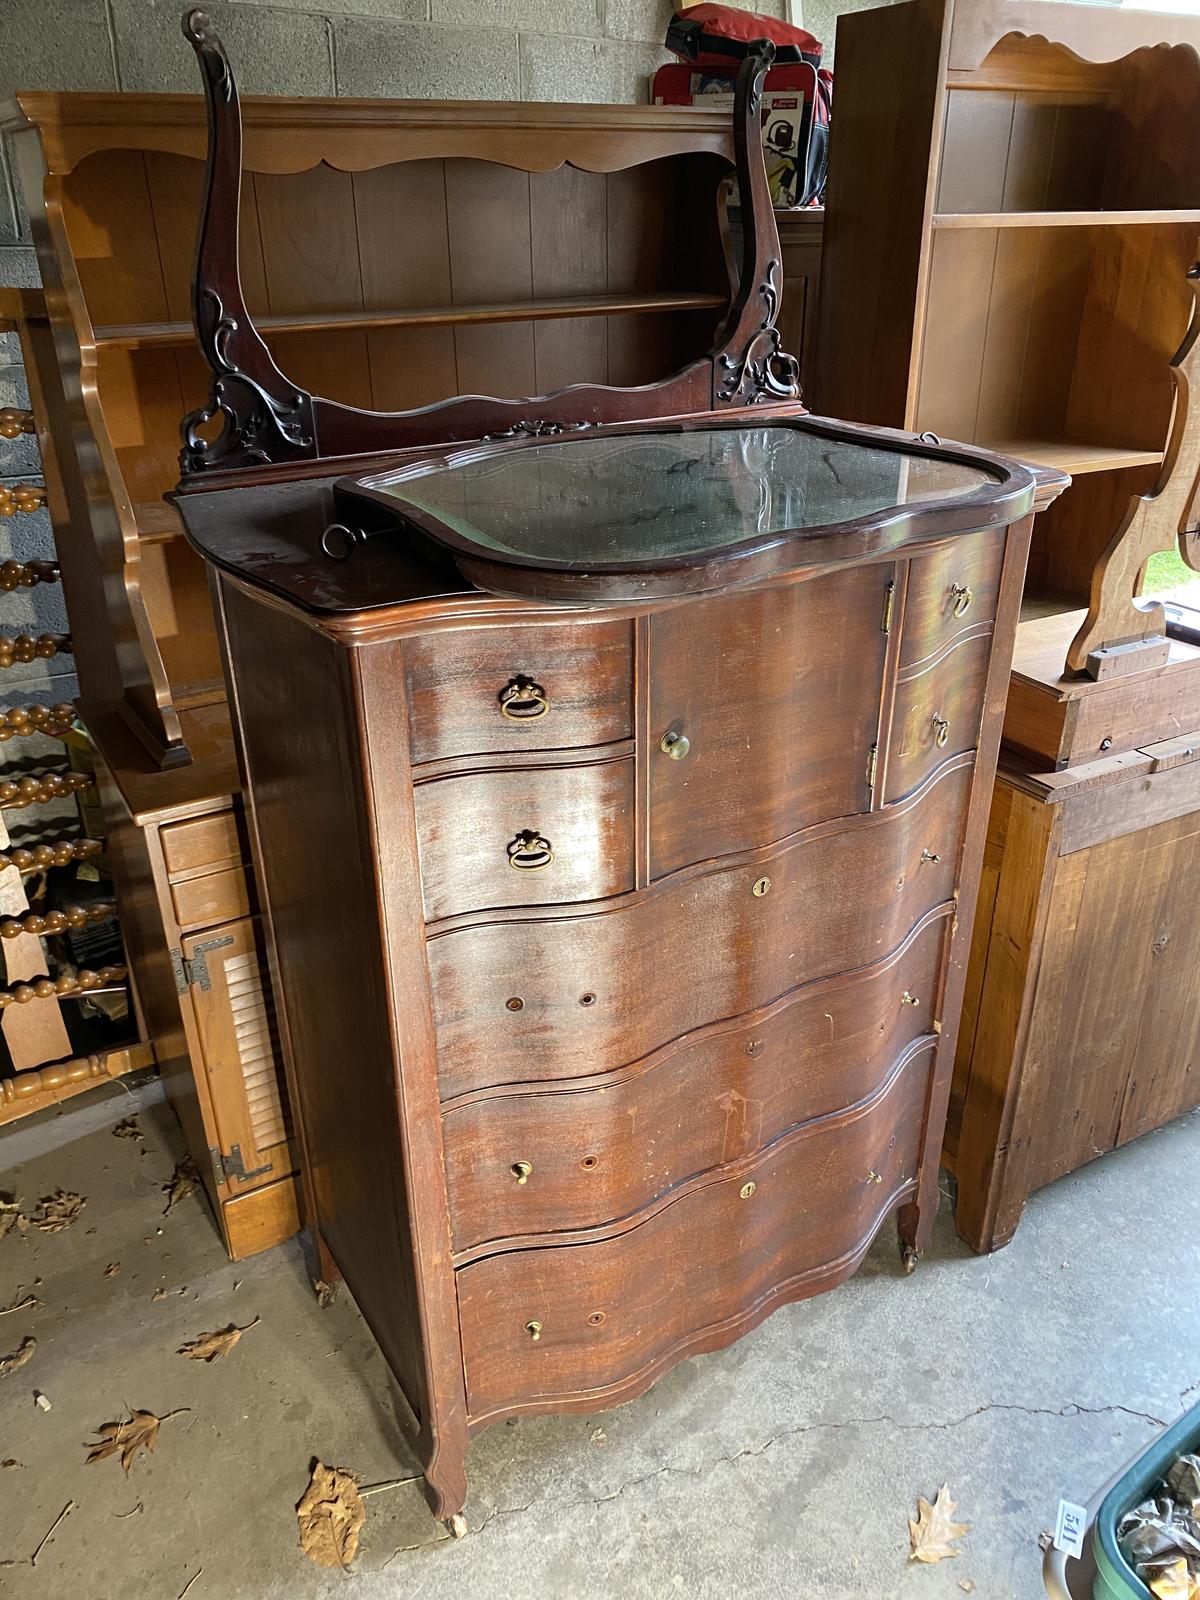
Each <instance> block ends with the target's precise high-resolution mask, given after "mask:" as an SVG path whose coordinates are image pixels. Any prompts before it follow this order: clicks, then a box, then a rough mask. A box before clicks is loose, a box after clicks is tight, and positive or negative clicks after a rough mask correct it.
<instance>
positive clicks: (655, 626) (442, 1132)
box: [175, 14, 1065, 1531]
mask: <svg viewBox="0 0 1200 1600" xmlns="http://www.w3.org/2000/svg"><path fill="white" fill-rule="evenodd" d="M187 31H188V32H189V35H190V37H191V39H192V42H193V44H194V46H195V48H196V50H197V54H198V56H199V59H200V61H201V64H202V67H203V70H204V73H205V79H206V83H207V85H208V88H209V93H210V115H211V126H212V140H213V142H212V150H211V158H210V187H209V194H208V199H207V203H206V213H205V221H204V225H203V227H202V232H201V242H200V249H199V253H198V266H197V285H196V322H197V332H198V335H199V339H200V343H201V346H202V348H203V349H204V351H205V353H206V356H207V358H208V360H209V363H210V366H211V368H212V370H213V375H214V381H213V398H212V401H211V402H210V404H209V406H208V407H206V408H205V409H204V412H203V413H202V414H201V415H200V416H197V417H193V418H190V419H189V420H188V422H187V424H186V425H185V439H186V441H187V443H186V446H185V459H186V465H187V466H188V468H189V470H188V472H187V474H186V476H185V478H184V481H183V483H182V484H181V486H180V490H179V491H178V493H177V494H176V496H175V503H176V505H177V507H178V509H179V510H180V512H181V514H182V516H183V519H184V523H185V526H186V528H187V530H188V534H189V537H190V539H191V540H192V542H193V545H194V546H195V548H196V549H198V550H199V551H200V553H201V554H202V555H203V556H204V557H205V559H206V560H208V561H209V562H210V563H211V565H212V568H213V571H214V576H215V593H216V596H217V604H218V611H219V619H220V625H221V631H222V637H223V641H224V647H225V652H226V662H227V670H228V675H229V686H230V700H231V707H232V710H233V714H234V723H235V727H236V729H237V733H238V737H239V741H240V749H241V760H242V767H243V777H244V785H245V795H246V802H247V815H248V820H249V825H250V830H251V836H252V837H251V842H252V847H253V850H254V855H255V862H256V872H257V877H258V881H259V885H260V890H261V892H262V895H263V898H264V905H265V911H266V914H267V920H268V923H269V927H270V932H271V940H272V946H273V953H272V960H273V969H274V976H275V988H276V998H277V1003H278V1007H279V1012H280V1017H281V1022H282V1025H283V1032H284V1035H285V1044H286V1056H287V1061H288V1068H289V1074H290V1080H289V1081H290V1084H291V1089H292V1100H293V1105H294V1109H295V1113H296V1118H297V1128H298V1133H299V1135H300V1138H301V1141H302V1145H303V1150H304V1167H305V1173H306V1181H307V1184H308V1191H307V1203H308V1205H309V1207H310V1210H309V1216H310V1219H311V1221H312V1224H313V1227H314V1230H315V1231H316V1232H317V1233H318V1234H319V1239H320V1244H321V1249H322V1252H323V1259H324V1264H325V1272H326V1273H327V1274H333V1273H339V1274H341V1275H342V1276H344V1278H345V1280H346V1282H347V1283H348V1285H349V1287H350V1289H351V1291H352V1292H353V1294H354V1297H355V1299H356V1301H357V1302H358V1304H359V1306H360V1308H361V1310H362V1312H363V1315H364V1316H365V1318H366V1319H367V1321H368V1323H369V1324H370V1326H371V1328H372V1331H373V1332H374V1334H375V1336H376V1338H377V1339H378V1341H379V1344H380V1346H381V1348H382V1350H383V1352H384V1354H385V1356H386V1357H387V1360H388V1362H389V1365H390V1366H391V1368H392V1371H393V1372H394V1374H395V1376H396V1378H397V1381H398V1384H399V1387H400V1389H401V1391H402V1393H403V1394H404V1396H405V1397H406V1399H407V1401H408V1403H409V1404H410V1405H411V1408H412V1411H413V1413H414V1416H415V1418H416V1421H417V1423H418V1425H419V1432H420V1439H419V1446H418V1448H419V1450H420V1455H421V1460H422V1465H423V1468H424V1472H425V1478H426V1485H427V1492H428V1494H429V1498H430V1501H431V1504H432V1505H433V1507H434V1509H435V1511H436V1512H437V1514H438V1515H440V1516H442V1517H445V1518H448V1519H449V1520H450V1521H451V1524H452V1526H454V1527H455V1529H456V1531H461V1529H462V1528H463V1527H464V1526H465V1525H464V1524H463V1522H462V1519H461V1510H462V1507H463V1504H464V1500H465V1496H466V1473H465V1461H466V1449H467V1440H468V1436H469V1434H470V1433H472V1432H474V1431H477V1430H478V1429H480V1428H483V1427H485V1426H487V1425H489V1424H491V1423H493V1422H495V1421H496V1420H498V1419H499V1418H502V1417H510V1416H515V1415H520V1414H525V1413H530V1412H536V1411H545V1410H563V1409H568V1410H585V1411H587V1410H595V1409H597V1408H599V1407H603V1406H606V1405H611V1404H615V1403H617V1402H618V1401H621V1400H624V1399H628V1398H630V1397H631V1396H633V1395H636V1394H638V1393H640V1392H641V1391H642V1390H644V1389H645V1388H646V1387H647V1386H648V1385H649V1384H650V1383H651V1382H653V1381H654V1379H655V1378H656V1377H657V1376H658V1375H659V1374H661V1373H662V1372H663V1371H665V1370H666V1369H667V1368H668V1367H669V1366H671V1365H672V1364H673V1363H675V1362H677V1361H679V1360H680V1359H682V1358H683V1357H685V1356H687V1355H689V1354H692V1353H694V1352H696V1351H698V1350H704V1349H713V1348H716V1347H719V1346H721V1345H724V1344H727V1343H729V1342H730V1341H731V1340H733V1339H735V1338H736V1337H738V1336H739V1335H740V1334H741V1333H743V1332H745V1331H746V1330H747V1329H749V1328H751V1327H753V1326H754V1325H755V1324H756V1323H758V1322H759V1321H761V1320H762V1318H763V1317H765V1316H766V1315H768V1314H769V1313H770V1312H771V1311H772V1310H773V1309H775V1308H776V1307H777V1306H779V1305H781V1304H783V1303H785V1302H786V1301H789V1300H794V1299H796V1298H798V1297H800V1296H803V1295H808V1294H812V1293H815V1292H817V1291H819V1290H822V1289H825V1288H829V1287H831V1286H833V1285H834V1284H836V1283H838V1282H839V1281H841V1280H842V1279H843V1278H845V1277H846V1276H847V1275H848V1274H849V1273H851V1272H852V1271H853V1270H854V1269H855V1267H856V1266H857V1265H858V1263H859V1262H860V1261H861V1260H862V1257H863V1255H864V1254H865V1252H866V1250H867V1249H868V1247H869V1245H870V1243H871V1240H872V1239H873V1238H874V1236H875V1234H876V1233H877V1231H878V1229H879V1228H880V1226H881V1224H882V1223H883V1222H884V1220H885V1219H886V1218H887V1217H888V1216H889V1215H890V1214H892V1213H895V1212H897V1211H898V1213H899V1223H900V1236H901V1242H902V1247H903V1253H904V1257H905V1262H906V1265H908V1266H909V1267H911V1266H912V1265H914V1264H915V1262H916V1258H917V1256H918V1254H919V1252H920V1250H921V1248H922V1247H923V1245H924V1244H925V1242H926V1241H927V1239H928V1237H929V1231H930V1228H931V1226H932V1222H933V1217H934V1213H935V1211H936V1207H937V1193H938V1189H937V1172H938V1154H939V1150H940V1146H941V1135H942V1128H943V1125H944V1121H945V1113H946V1101H947V1095H948V1092H949V1078H950V1070H951V1063H952V1059H953V1047H954V1033H955V1027H956V1023H957V1018H958V1013H959V1007H960V1002H961V996H962V988H963V980H964V964H965V957H966V948H965V942H964V939H963V937H962V928H963V925H964V923H965V925H966V926H968V927H969V923H970V916H971V913H972V910H973V905H974V896H975V888H976V883H977V879H978V872H979V859H980V853H981V848H982V832H983V825H984V821H985V816H986V810H987V799H988V791H989V787H990V781H991V776H992V771H993V767H994V762H995V757H996V748H997V742H998V738H999V721H1000V715H1001V712H1002V709H1003V698H1004V690H1005V687H1006V683H1007V676H1008V669H1009V657H1010V652H1011V647H1012V638H1013V631H1014V628H1015V624H1016V615H1017V606H1018V601H1019V595H1020V587H1021V578H1022V575H1023V569H1024V564H1025V559H1026V554H1027V548H1028V539H1029V530H1030V526H1031V521H1032V516H1031V513H1032V511H1033V509H1034V507H1035V505H1036V504H1039V503H1044V502H1045V501H1047V500H1049V499H1050V498H1052V497H1053V495H1054V494H1055V493H1056V492H1057V491H1058V489H1059V488H1060V487H1061V486H1062V484H1063V482H1064V481H1065V480H1064V479H1062V477H1061V475H1058V474H1054V473H1046V474H1043V475H1042V476H1041V478H1040V479H1039V477H1038V476H1037V475H1036V474H1035V473H1033V472H1031V471H1030V470H1029V469H1026V468H1024V467H1021V466H1018V465H1017V464H1016V463H1013V462H1002V461H1000V460H999V459H998V458H996V457H991V456H987V455H985V454H983V453H981V452H979V451H974V450H971V449H967V448H956V449H953V450H945V449H940V448H937V447H931V446H929V445H927V444H923V443H921V442H920V441H917V440H915V439H914V438H913V437H912V436H911V435H899V434H888V433H884V432H882V431H880V430H876V429H866V428H854V427H850V426H845V425H841V424H836V423H826V422H820V421H816V420H814V419H810V418H809V417H808V416H807V414H806V413H805V412H804V410H803V408H802V407H801V406H800V405H799V404H798V401H797V398H796V390H797V383H796V377H797V373H796V363H795V362H794V360H792V358H791V357H790V356H788V355H787V354H785V353H784V352H783V350H782V349H781V346H780V340H779V336H778V332H777V329H776V327H775V317H776V314H777V311H778V302H779V293H778V273H779V246H778V240H777V237H776V233H775V224H774V219H773V217H772V215H771V211H770V205H769V199H767V192H766V179H765V174H764V172H763V166H762V156H761V144H760V141H759V137H758V126H757V124H758V115H757V107H758V91H759V87H760V85H761V78H762V74H763V73H764V72H765V70H766V67H767V65H768V63H769V60H770V57H771V54H772V52H771V50H770V47H769V46H767V47H765V48H762V49H760V50H757V51H756V52H755V53H754V54H753V55H752V57H751V58H750V60H749V61H748V62H747V64H746V66H744V67H743V70H742V74H741V77H740V79H739V85H738V94H737V106H736V109H735V124H734V132H735V144H736V168H737V176H738V185H739V191H740V194H741V197H742V204H743V214H744V220H745V226H744V229H743V236H742V241H741V259H740V261H739V262H738V263H737V268H736V275H735V278H734V292H733V297H732V305H731V307H730V310H729V313H728V316H727V317H726V319H725V321H724V323H723V325H722V329H721V331H720V334H719V336H718V341H717V344H716V346H715V348H714V349H713V350H712V351H711V352H709V354H708V355H707V356H706V357H704V358H703V359H701V360H698V361H694V362H692V363H690V364H688V365H686V366H685V367H684V368H682V369H681V370H680V371H679V372H677V373H674V374H672V375H670V376H668V377H666V378H664V379H662V380H661V381H659V382H658V383H654V384H649V385H647V386H645V387H643V388H641V389H637V390H622V389H617V388H613V387H609V386H607V385H600V384H581V385H577V386H575V387H573V388H568V389H563V390H559V391H557V392H556V393H554V394H550V395H543V396H541V397H539V398H536V399H532V400H523V401H511V400H502V399H484V398H480V397H478V396H474V397H466V398H458V399H453V400H449V401H446V402H444V403H443V404H441V405H438V406H432V407H427V408H425V409H424V410H422V411H410V412H407V413H398V414H393V415H387V414H384V413H379V412H375V413H366V412H355V411H352V410H351V409H350V408H347V407H343V406H338V405H336V404H334V403H333V402H331V401H329V400H326V399H323V398H321V397H319V396H315V395H312V394H310V393H308V392H307V391H305V390H303V389H302V388H301V387H300V386H298V385H297V384H295V383H294V382H292V381H290V380H289V379H288V378H286V377H285V376H284V375H283V373H282V372H281V371H280V370H279V369H278V367H276V366H275V364H274V361H273V359H272V357H271V355H270V354H269V352H268V351H267V348H266V346H265V345H264V344H263V343H262V342H261V340H260V339H259V338H258V335H257V333H256V332H255V329H254V324H253V321H252V319H251V318H250V316H249V314H248V312H247V311H246V308H245V305H244V303H243V301H242V299H241V293H240V285H239V282H238V276H237V270H236V260H237V216H238V195H237V173H238V171H239V167H240V149H239V124H238V115H237V98H236V91H235V90H234V89H233V88H232V76H231V73H230V68H229V64H228V61H227V59H226V58H225V55H224V52H223V50H222V49H221V47H220V44H219V41H217V40H216V39H215V37H214V36H213V34H212V32H211V30H210V29H209V28H208V27H207V24H206V23H205V22H204V21H203V19H200V18H198V17H197V16H196V15H195V14H193V16H192V18H191V19H190V22H189V24H188V25H187ZM218 413H219V416H218ZM214 430H215V431H214ZM368 450H370V451H373V452H376V453H375V454H373V455H368V454H366V452H367V451H368ZM354 451H357V452H358V454H357V455H355V454H353V453H352V452H354ZM328 457H337V458H338V459H337V460H336V461H331V460H330V459H327V458H328ZM317 841H319V848H318V847H316V842H317Z"/></svg>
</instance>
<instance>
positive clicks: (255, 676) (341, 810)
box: [222, 584, 428, 1421]
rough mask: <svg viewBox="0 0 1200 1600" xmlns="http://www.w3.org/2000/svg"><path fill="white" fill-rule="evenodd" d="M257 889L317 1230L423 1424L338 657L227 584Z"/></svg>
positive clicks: (379, 988) (384, 1011)
mask: <svg viewBox="0 0 1200 1600" xmlns="http://www.w3.org/2000/svg"><path fill="white" fill-rule="evenodd" d="M222 590H223V596H224V609H225V620H226V629H227V637H228V649H229V663H230V670H231V673H232V675H233V678H234V688H235V692H236V696H237V702H238V707H239V712H240V733H241V740H242V755H243V762H244V765H245V768H246V775H247V777H248V779H249V782H248V784H247V792H248V793H249V794H250V795H252V796H253V804H254V810H255V821H256V832H257V842H258V857H259V859H258V861H257V867H258V872H259V877H260V889H261V892H262V896H263V900H264V903H265V906H266V908H267V912H268V915H269V917H270V919H271V924H272V929H273V934H274V941H275V946H276V949H277V951H278V952H279V953H280V958H281V959H280V961H279V963H278V968H277V970H276V972H275V974H274V976H275V981H276V983H277V984H278V985H279V986H280V987H281V988H282V990H283V1000H284V1006H285V1010H286V1015H287V1030H286V1031H287V1034H288V1035H289V1038H288V1045H289V1047H290V1054H291V1057H292V1060H291V1067H292V1082H293V1084H294V1086H295V1090H296V1092H297V1095H298V1098H299V1102H300V1106H299V1109H300V1113H301V1121H302V1126H303V1134H304V1141H305V1146H306V1154H307V1159H308V1163H309V1167H310V1172H311V1177H312V1183H313V1188H314V1192H315V1198H316V1206H317V1217H316V1219H310V1221H312V1220H315V1221H316V1224H317V1226H318V1227H319V1229H320V1233H321V1237H322V1239H323V1240H324V1242H325V1244H326V1245H327V1247H328V1248H329V1250H330V1252H331V1253H332V1255H333V1258H334V1260H335V1262H336V1264H337V1266H338V1268H339V1270H340V1271H341V1272H342V1274H343V1275H344V1277H345V1279H346V1281H347V1283H348V1285H349V1286H350V1290H351V1292H352V1293H353V1295H354V1298H355V1301H356V1302H357V1304H358V1306H359V1309H360V1310H361V1311H362V1313H363V1316H364V1317H365V1319H366V1321H367V1322H368V1323H369V1325H370V1327H371V1330H372V1332H373V1333H374V1335H375V1337H376V1339H377V1340H378V1341H379V1344H380V1346H381V1348H382V1349H383V1351H384V1353H385V1355H386V1356H387V1359H388V1363H389V1365H390V1366H391V1368H392V1370H393V1371H394V1373H395V1374H396V1377H397V1379H398V1381H399V1382H400V1384H401V1386H402V1388H403V1390H404V1393H405V1396H406V1398H407V1399H408V1400H409V1402H410V1403H411V1404H412V1406H413V1408H414V1410H415V1412H416V1414H417V1416H418V1418H419V1419H420V1420H422V1421H424V1419H425V1417H426V1415H427V1409H428V1405H427V1396H426V1392H425V1390H426V1381H425V1376H424V1373H425V1367H424V1359H423V1352H422V1346H421V1336H420V1315H419V1306H418V1289H417V1282H418V1277H417V1267H416V1263H415V1261H414V1257H413V1249H412V1244H411V1239H412V1231H411V1218H410V1216H409V1208H408V1203H407V1198H406V1193H405V1185H404V1172H403V1164H402V1155H401V1151H402V1148H403V1147H402V1143H401V1137H400V1127H399V1110H398V1106H397V1099H396V1091H395V1065H394V1060H393V1050H392V1042H391V1038H390V1033H389V1028H388V1017H389V1014H390V1005H389V998H388V981H387V973H386V968H385V962H384V953H383V946H382V940H381V933H380V926H379V913H378V909H377V902H376V891H375V879H374V872H373V866H372V860H373V844H372V839H371V834H370V827H369V823H368V818H367V814H366V806H365V800H364V793H363V775H362V768H361V764H360V758H359V736H358V722H357V706H356V700H357V696H356V692H355V686H354V683H353V679H352V672H351V663H350V657H349V655H348V653H347V652H346V651H344V650H342V649H341V648H340V647H338V646H337V645H334V644H332V643H330V642H329V641H328V640H326V639H324V638H322V637H321V636H320V635H319V634H318V633H316V632H315V631H314V630H313V629H311V628H308V627H306V626H304V625H303V624H302V623H299V622H297V621H296V620H294V619H293V618H291V617H288V616H287V615H285V614H284V613H283V612H281V611H280V610H278V609H277V608H276V607H274V606H266V605H261V604H258V603H257V602H256V601H254V600H253V599H251V598H249V597H248V596H247V595H245V594H244V593H243V592H241V591H240V590H238V589H236V588H235V587H234V586H233V585H230V584H223V585H222Z"/></svg>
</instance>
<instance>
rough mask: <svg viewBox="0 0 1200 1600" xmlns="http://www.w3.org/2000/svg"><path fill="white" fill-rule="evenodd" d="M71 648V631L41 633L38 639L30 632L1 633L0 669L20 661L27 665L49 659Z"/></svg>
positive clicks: (65, 652) (67, 652)
mask: <svg viewBox="0 0 1200 1600" xmlns="http://www.w3.org/2000/svg"><path fill="white" fill-rule="evenodd" d="M70 650H71V635H70V634H69V633H39V634H38V636H37V638H36V639H35V638H34V637H33V635H32V634H30V633H18V634H0V669H2V668H5V667H12V666H16V665H17V663H18V662H20V664H21V665H22V666H27V665H28V664H29V663H30V662H31V661H49V660H50V659H51V658H52V657H54V656H57V655H62V654H69V653H70Z"/></svg>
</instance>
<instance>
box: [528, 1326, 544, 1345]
mask: <svg viewBox="0 0 1200 1600" xmlns="http://www.w3.org/2000/svg"><path fill="white" fill-rule="evenodd" d="M525 1332H526V1333H527V1334H528V1335H529V1337H530V1338H531V1339H532V1340H533V1342H534V1344H536V1343H537V1342H538V1340H539V1339H540V1338H541V1337H542V1325H541V1323H540V1322H527V1323H526V1324H525Z"/></svg>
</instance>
